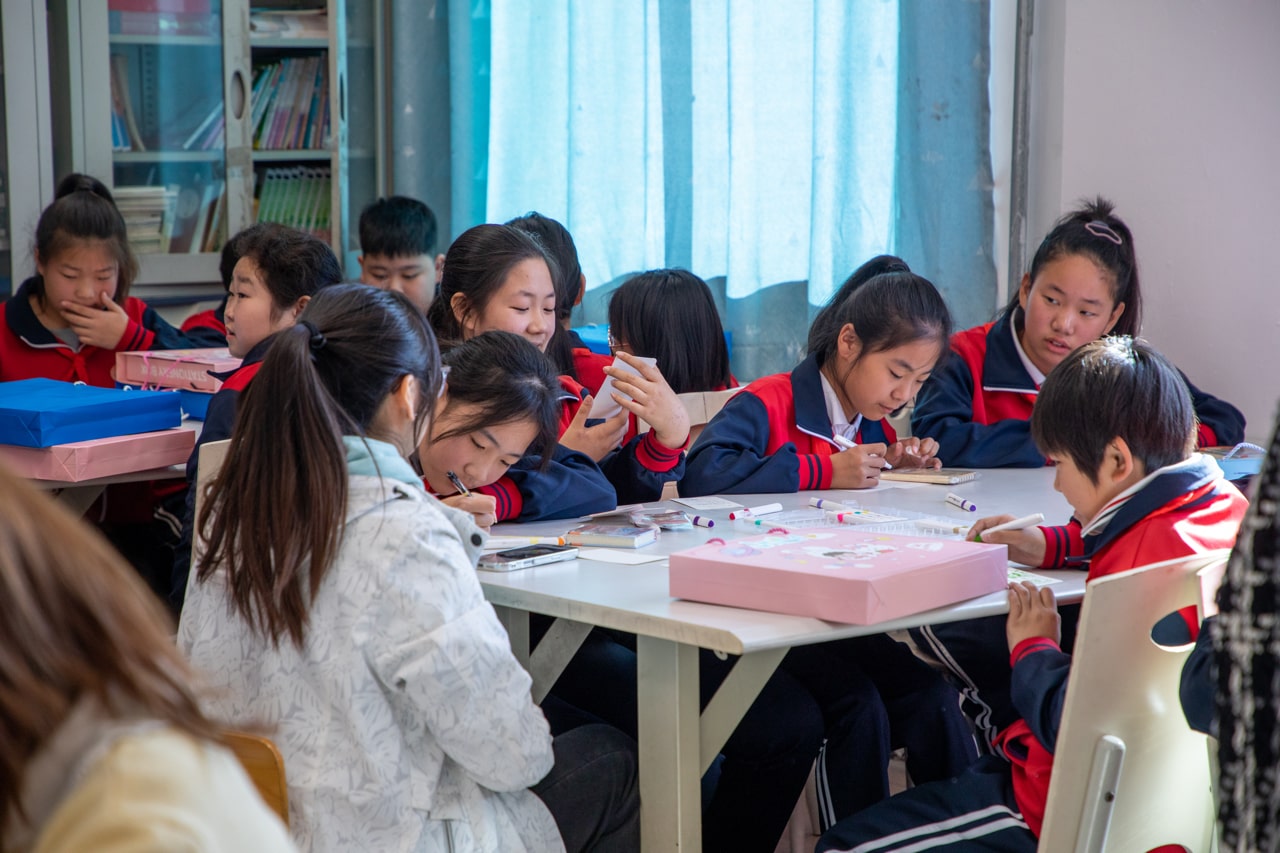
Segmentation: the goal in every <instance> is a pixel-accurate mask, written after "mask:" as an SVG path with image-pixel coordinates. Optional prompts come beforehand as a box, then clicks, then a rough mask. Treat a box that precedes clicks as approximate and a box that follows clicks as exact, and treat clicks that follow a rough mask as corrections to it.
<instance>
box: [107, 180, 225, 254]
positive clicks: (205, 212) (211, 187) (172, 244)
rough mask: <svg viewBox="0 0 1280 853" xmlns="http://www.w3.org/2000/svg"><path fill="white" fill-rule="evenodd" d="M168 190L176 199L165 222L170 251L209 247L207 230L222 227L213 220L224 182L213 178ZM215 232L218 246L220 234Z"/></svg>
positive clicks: (195, 250)
mask: <svg viewBox="0 0 1280 853" xmlns="http://www.w3.org/2000/svg"><path fill="white" fill-rule="evenodd" d="M170 190H171V192H173V193H174V195H175V196H176V203H175V204H174V211H173V215H172V216H171V217H170V219H169V223H168V230H169V246H168V251H169V253H170V254H184V253H188V252H190V253H195V252H202V251H211V250H210V249H208V248H206V247H207V246H209V245H210V231H211V230H212V229H213V227H217V228H221V225H220V224H219V225H217V226H214V225H213V220H214V218H216V217H217V215H218V214H217V212H216V211H217V210H218V208H219V206H220V205H224V204H225V203H226V202H225V201H224V200H223V198H224V196H225V195H226V193H225V191H224V185H223V182H222V181H220V180H213V181H209V182H207V183H205V182H200V183H195V184H190V185H188V186H183V187H177V186H175V187H171V188H170ZM214 236H215V238H216V240H217V242H218V245H219V247H221V235H220V234H219V235H214ZM130 239H132V237H130Z"/></svg>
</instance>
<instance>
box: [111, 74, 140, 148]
mask: <svg viewBox="0 0 1280 853" xmlns="http://www.w3.org/2000/svg"><path fill="white" fill-rule="evenodd" d="M111 150H113V151H146V150H147V146H146V145H145V144H144V143H143V141H142V133H141V131H139V130H138V120H137V118H136V117H135V116H134V113H133V99H132V98H131V97H130V95H129V57H127V56H125V55H124V54H123V53H113V54H111Z"/></svg>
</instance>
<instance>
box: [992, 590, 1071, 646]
mask: <svg viewBox="0 0 1280 853" xmlns="http://www.w3.org/2000/svg"><path fill="white" fill-rule="evenodd" d="M1005 635H1006V636H1007V637H1008V639H1009V651H1010V652H1012V651H1013V650H1014V649H1015V648H1017V646H1018V643H1021V642H1022V641H1023V640H1029V639H1031V638H1032V637H1047V638H1049V639H1051V640H1053V641H1054V642H1055V643H1059V644H1061V643H1062V617H1060V616H1059V615H1058V601H1057V599H1056V598H1054V595H1053V590H1052V589H1050V588H1049V587H1047V586H1042V587H1039V588H1037V587H1036V585H1035V584H1033V583H1032V582H1031V581H1023V582H1022V583H1014V584H1009V622H1008V623H1007V624H1006V626H1005Z"/></svg>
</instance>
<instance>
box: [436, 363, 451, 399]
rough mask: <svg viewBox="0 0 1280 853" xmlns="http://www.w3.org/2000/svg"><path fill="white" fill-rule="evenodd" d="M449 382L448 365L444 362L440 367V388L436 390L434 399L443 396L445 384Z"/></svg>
mask: <svg viewBox="0 0 1280 853" xmlns="http://www.w3.org/2000/svg"><path fill="white" fill-rule="evenodd" d="M448 383H449V366H448V365H447V364H446V365H444V366H443V367H441V368H440V389H439V390H438V391H436V399H437V400H439V399H440V398H441V397H443V396H444V389H445V386H446V385H448Z"/></svg>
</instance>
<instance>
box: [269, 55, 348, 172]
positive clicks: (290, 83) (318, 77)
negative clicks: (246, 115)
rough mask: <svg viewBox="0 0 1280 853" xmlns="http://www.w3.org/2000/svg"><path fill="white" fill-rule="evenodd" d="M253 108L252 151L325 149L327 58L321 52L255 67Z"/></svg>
mask: <svg viewBox="0 0 1280 853" xmlns="http://www.w3.org/2000/svg"><path fill="white" fill-rule="evenodd" d="M252 104H253V112H252V114H251V119H250V120H251V121H252V122H253V147H254V148H256V149H265V150H311V149H317V148H326V147H328V144H329V133H330V130H329V121H330V118H329V58H328V55H327V54H326V53H324V52H323V51H322V52H320V53H317V54H315V55H312V56H299V57H289V58H285V59H282V60H280V61H279V62H274V63H271V64H269V65H263V66H260V67H258V68H257V69H256V70H255V71H254V80H253V99H252Z"/></svg>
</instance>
